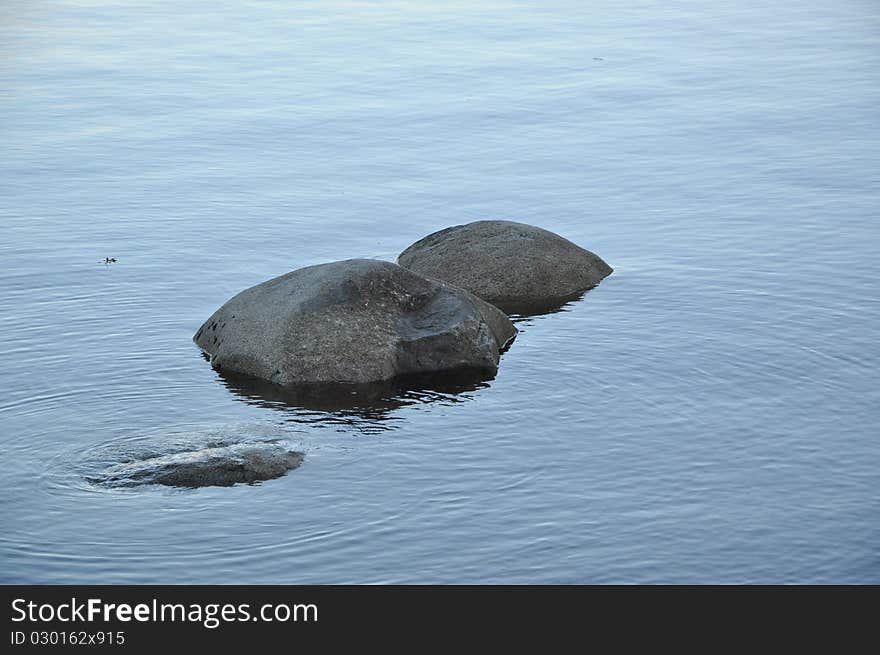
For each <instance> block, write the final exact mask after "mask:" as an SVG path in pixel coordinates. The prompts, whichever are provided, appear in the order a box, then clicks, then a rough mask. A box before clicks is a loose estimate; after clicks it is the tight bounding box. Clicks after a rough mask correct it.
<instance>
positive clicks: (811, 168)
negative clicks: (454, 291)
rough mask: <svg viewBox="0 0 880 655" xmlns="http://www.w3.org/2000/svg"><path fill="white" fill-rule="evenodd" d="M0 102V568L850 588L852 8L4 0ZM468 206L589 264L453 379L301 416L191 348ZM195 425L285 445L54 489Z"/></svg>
mask: <svg viewBox="0 0 880 655" xmlns="http://www.w3.org/2000/svg"><path fill="white" fill-rule="evenodd" d="M0 88H2V95H0V143H2V152H3V155H2V157H0V257H2V269H0V355H2V362H3V365H4V370H5V374H4V376H3V382H2V395H0V454H2V460H3V466H2V469H0V485H2V497H0V502H2V524H3V529H2V531H0V581H2V582H7V583H9V582H28V583H50V582H51V583H86V582H90V583H122V582H152V583H171V582H175V583H183V582H205V583H218V582H222V583H233V582H235V583H306V582H312V583H315V582H317V583H342V582H357V583H360V582H405V583H409V582H493V583H494V582H509V583H532V582H551V583H556V582H566V583H567V582H577V583H581V582H596V583H599V582H641V583H647V582H836V583H844V582H856V583H858V582H875V583H876V582H880V549H878V539H880V493H878V489H880V473H878V471H880V439H878V435H880V431H878V427H877V424H878V420H880V372H878V365H880V361H878V360H880V345H878V337H880V334H878V325H880V294H878V282H877V279H878V273H880V271H878V269H880V265H878V248H880V226H878V219H880V216H878V207H880V155H878V152H880V110H878V107H880V9H878V6H877V4H876V3H875V2H872V1H870V0H865V1H856V0H842V1H841V2H818V1H814V0H809V1H806V2H805V1H797V2H795V1H787V2H776V3H767V2H751V1H737V2H723V3H718V2H698V1H693V2H681V1H676V0H672V1H671V2H661V1H641V2H616V1H611V0H607V1H603V2H580V1H577V2H553V1H551V2H534V3H527V2H508V1H498V2H485V3H483V2H477V3H472V2H458V3H433V2H427V1H425V2H398V3H390V2H339V1H336V0H334V1H327V2H325V1H321V2H309V3H298V2H282V1H280V0H279V1H277V2H232V3H210V2H194V1H181V0H173V1H172V0H164V1H156V0H150V1H149V2H147V1H146V0H130V1H124V2H122V1H120V2H109V1H107V2H105V1H101V0H92V1H86V0H70V1H67V2H61V1H52V2H39V3H38V2H31V1H30V0H6V1H5V2H4V3H3V6H2V8H0ZM480 218H506V219H511V220H519V221H523V222H527V223H533V224H537V225H540V226H542V227H546V228H548V229H551V230H554V231H556V232H559V233H560V234H562V235H564V236H566V237H568V238H570V239H572V240H573V241H575V242H577V243H580V244H581V245H583V246H585V247H587V248H589V249H591V250H594V251H595V252H597V253H599V254H600V255H601V256H603V257H604V258H605V259H606V260H607V261H608V262H609V263H610V264H611V265H612V266H614V267H615V269H616V270H615V273H614V275H612V276H611V277H609V278H608V279H606V280H605V281H604V282H602V284H601V285H600V286H599V287H597V288H596V289H595V290H593V291H592V292H590V293H588V294H587V295H586V297H585V298H584V299H583V300H582V301H580V302H577V303H573V304H571V305H569V306H567V307H566V308H565V311H563V312H560V313H556V314H551V315H546V316H542V317H535V318H531V319H528V320H526V321H524V322H522V323H520V324H519V325H520V328H521V329H522V332H521V334H520V336H519V338H518V339H517V342H516V343H515V345H514V346H513V348H512V349H511V350H510V351H509V352H508V353H507V354H505V355H504V357H503V360H502V364H501V368H500V370H499V373H498V376H497V378H496V379H495V380H492V381H490V382H488V383H487V384H486V385H485V386H483V387H481V388H477V389H473V390H470V391H465V392H463V393H460V394H446V393H439V392H438V393H430V392H420V393H413V394H409V395H406V396H404V397H403V398H400V399H399V400H398V402H396V403H390V404H389V405H388V406H387V407H385V408H384V409H381V410H376V411H370V412H347V413H336V414H333V413H324V412H321V411H316V410H307V409H303V408H297V407H291V406H285V405H283V404H281V403H275V402H272V401H270V400H264V399H260V398H252V397H249V396H247V395H245V394H241V393H237V392H235V391H233V390H230V389H229V388H227V386H226V385H225V384H224V383H223V381H222V380H221V379H219V378H218V377H217V375H216V374H215V373H214V372H213V371H212V370H211V368H210V366H209V365H208V364H207V363H206V362H205V361H204V359H202V357H201V356H200V354H199V352H198V350H197V348H196V347H195V346H194V345H193V344H192V342H191V341H190V339H191V336H192V334H193V333H194V332H195V330H196V329H197V328H198V326H199V325H200V324H201V322H202V321H203V320H204V319H205V318H206V317H207V316H208V315H209V314H211V312H213V311H214V309H216V308H217V307H218V306H219V305H220V304H221V303H222V302H224V301H225V300H226V299H227V298H228V297H230V296H231V295H232V294H234V293H235V292H237V291H239V290H241V289H243V288H245V287H247V286H250V285H252V284H255V283H257V282H260V281H262V280H264V279H266V278H269V277H272V276H275V275H278V274H281V273H284V272H286V271H288V270H292V269H294V268H298V267H301V266H305V265H309V264H315V263H319V262H324V261H330V260H335V259H345V258H350V257H376V258H386V259H393V258H394V257H395V256H396V255H397V254H398V253H399V252H400V250H402V249H403V248H404V247H405V246H407V245H409V243H411V242H412V241H414V240H416V239H418V238H420V237H422V236H424V235H425V234H427V233H429V232H431V231H434V230H435V229H439V228H441V227H445V226H448V225H453V224H457V223H462V222H467V221H470V220H475V219H480ZM106 256H112V257H116V258H118V260H119V261H118V263H117V264H114V265H110V266H105V265H103V264H100V263H99V261H100V260H102V259H103V258H104V257H106ZM215 433H216V434H234V435H243V436H251V435H263V434H267V433H272V434H276V433H282V434H284V435H285V436H286V437H288V438H289V439H290V440H291V441H292V442H294V443H296V444H297V445H298V446H299V447H301V449H302V450H303V451H304V452H305V453H306V458H305V462H304V464H303V466H302V467H301V468H299V469H298V470H295V471H291V472H290V473H289V474H288V475H287V476H285V477H283V478H280V479H277V480H272V481H268V482H265V483H263V484H260V485H255V486H236V487H232V488H206V489H200V490H194V491H180V490H173V489H168V488H142V489H140V490H137V491H132V490H129V491H108V490H103V491H102V490H100V489H98V488H95V487H93V486H90V485H89V484H88V483H87V482H86V481H85V480H84V479H83V477H82V474H83V471H84V470H85V469H87V468H88V466H89V462H90V461H91V460H93V459H95V458H96V457H98V458H99V457H101V456H103V455H102V453H103V454H105V453H108V452H110V453H112V452H125V451H126V450H127V449H128V448H130V447H131V448H134V447H136V446H142V445H144V444H163V443H165V442H167V441H169V440H172V441H173V440H175V439H184V440H185V439H187V438H189V436H188V435H196V436H205V435H211V434H215Z"/></svg>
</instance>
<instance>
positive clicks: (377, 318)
mask: <svg viewBox="0 0 880 655" xmlns="http://www.w3.org/2000/svg"><path fill="white" fill-rule="evenodd" d="M515 335H516V328H515V327H514V326H513V324H512V323H511V322H510V320H509V319H508V318H507V316H505V315H504V314H503V313H502V312H501V311H499V310H498V309H496V308H495V307H493V306H491V305H489V304H487V303H485V302H483V301H482V300H480V299H479V298H477V297H475V296H474V295H472V294H470V293H468V292H467V291H464V290H462V289H458V288H455V287H453V286H452V285H449V284H447V283H444V282H441V281H437V280H428V279H426V278H424V277H422V276H421V275H418V274H416V273H414V272H412V271H408V270H406V269H404V268H402V267H400V266H398V265H397V264H393V263H391V262H384V261H379V260H373V259H350V260H346V261H341V262H333V263H330V264H320V265H318V266H309V267H306V268H301V269H298V270H296V271H292V272H290V273H287V274H285V275H282V276H280V277H277V278H274V279H272V280H268V281H267V282H263V283H262V284H258V285H256V286H254V287H251V288H249V289H246V290H245V291H242V292H241V293H239V294H238V295H236V296H235V297H233V298H232V299H230V300H229V301H228V302H226V303H225V304H224V305H223V306H222V307H220V309H218V310H217V311H216V312H214V314H213V315H212V316H211V317H210V318H209V319H208V320H207V321H206V322H205V323H204V324H203V325H202V327H201V328H200V329H199V331H198V332H197V333H196V335H195V336H194V337H193V339H194V341H195V342H196V344H198V346H199V347H201V348H202V350H204V351H205V352H206V353H207V354H209V355H210V359H211V364H212V366H214V367H215V368H217V369H219V370H221V371H234V372H237V373H243V374H245V375H249V376H253V377H256V378H261V379H264V380H269V381H271V382H274V383H276V384H280V385H283V386H288V385H302V384H312V383H340V384H362V383H368V382H376V381H381V380H389V379H392V378H395V377H398V376H404V375H411V374H419V373H433V372H438V371H448V370H457V369H465V368H467V369H480V370H483V371H488V372H493V373H494V371H495V370H496V369H497V367H498V360H499V356H500V353H501V351H502V350H504V348H505V347H506V346H507V345H508V344H509V343H510V342H511V341H512V340H513V338H514V337H515Z"/></svg>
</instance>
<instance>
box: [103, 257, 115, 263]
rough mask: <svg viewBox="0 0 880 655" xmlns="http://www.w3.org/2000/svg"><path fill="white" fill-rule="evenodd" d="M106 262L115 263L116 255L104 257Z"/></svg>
mask: <svg viewBox="0 0 880 655" xmlns="http://www.w3.org/2000/svg"><path fill="white" fill-rule="evenodd" d="M104 263H105V264H115V263H116V257H104Z"/></svg>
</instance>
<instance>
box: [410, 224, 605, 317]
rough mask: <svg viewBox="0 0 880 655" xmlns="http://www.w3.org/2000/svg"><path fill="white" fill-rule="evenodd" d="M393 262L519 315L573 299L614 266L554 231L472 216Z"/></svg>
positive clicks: (427, 238) (420, 242)
mask: <svg viewBox="0 0 880 655" xmlns="http://www.w3.org/2000/svg"><path fill="white" fill-rule="evenodd" d="M397 262H398V263H399V264H400V265H401V266H403V267H404V268H407V269H409V270H411V271H414V272H416V273H418V274H419V275H424V276H425V277H429V278H433V279H437V280H443V281H444V282H448V283H450V284H453V285H455V286H457V287H461V288H462V289H467V290H468V291H470V292H471V293H473V294H474V295H476V296H478V297H480V298H482V299H483V300H485V301H486V302H489V303H491V304H493V305H495V306H496V307H498V308H500V309H501V310H503V311H505V312H508V313H520V314H530V313H539V312H542V311H547V310H549V309H552V308H554V307H558V306H559V305H561V304H563V303H565V302H567V301H569V300H573V299H575V298H577V297H578V296H580V295H581V294H582V293H583V292H584V291H586V290H587V289H590V288H592V287H594V286H596V285H597V284H598V283H599V282H600V281H601V280H602V279H603V278H604V277H606V276H608V275H610V274H611V272H612V270H613V269H612V268H611V267H610V266H609V265H608V264H606V263H605V262H604V261H603V260H602V259H601V258H600V257H599V256H598V255H595V254H593V253H592V252H590V251H589V250H584V249H583V248H581V247H580V246H577V245H575V244H574V243H572V242H571V241H569V240H567V239H564V238H562V237H561V236H559V235H558V234H554V233H553V232H548V231H547V230H543V229H541V228H539V227H534V226H532V225H525V224H524V223H514V222H512V221H477V222H475V223H468V224H467V225H456V226H455V227H450V228H446V229H445V230H440V231H439V232H434V233H433V234H430V235H428V236H426V237H425V238H424V239H421V240H419V241H416V242H415V243H414V244H412V245H411V246H410V247H409V248H407V249H406V250H404V251H403V252H402V253H401V254H400V256H399V257H398V259H397Z"/></svg>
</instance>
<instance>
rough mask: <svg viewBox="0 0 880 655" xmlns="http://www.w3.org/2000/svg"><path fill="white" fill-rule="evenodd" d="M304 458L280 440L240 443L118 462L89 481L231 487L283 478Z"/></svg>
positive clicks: (127, 484)
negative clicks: (274, 441)
mask: <svg viewBox="0 0 880 655" xmlns="http://www.w3.org/2000/svg"><path fill="white" fill-rule="evenodd" d="M302 460H303V454H302V453H299V452H296V451H291V450H288V449H287V448H286V447H285V446H283V445H281V444H278V443H271V442H249V443H237V444H232V445H218V446H214V447H206V448H200V449H197V450H189V451H184V452H177V453H173V454H170V455H157V456H155V457H147V458H145V459H136V460H133V461H130V462H125V463H122V464H115V465H113V466H110V467H108V468H107V469H106V470H104V471H103V472H102V473H100V474H99V475H95V476H92V477H90V479H89V480H90V482H92V483H95V484H100V485H102V486H107V487H133V486H138V485H147V484H161V485H166V486H172V487H208V486H219V487H229V486H232V485H234V484H237V483H241V482H244V483H253V482H259V481H261V480H271V479H273V478H278V477H281V476H282V475H284V474H285V473H287V471H289V470H291V469H295V468H296V467H298V466H299V465H300V464H301V463H302Z"/></svg>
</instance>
